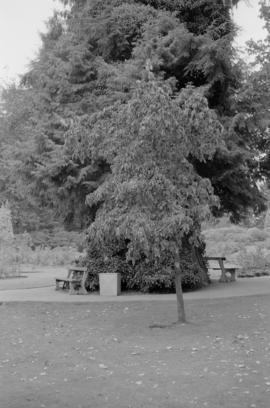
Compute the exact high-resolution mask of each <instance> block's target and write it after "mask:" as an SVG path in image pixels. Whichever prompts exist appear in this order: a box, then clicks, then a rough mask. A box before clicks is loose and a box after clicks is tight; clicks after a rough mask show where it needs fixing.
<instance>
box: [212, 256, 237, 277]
mask: <svg viewBox="0 0 270 408" xmlns="http://www.w3.org/2000/svg"><path fill="white" fill-rule="evenodd" d="M205 259H206V261H207V262H208V265H209V268H210V269H214V270H220V271H221V277H220V279H219V281H220V282H228V281H230V282H234V281H235V280H236V270H237V269H239V266H237V265H232V264H224V261H226V258H225V257H224V256H207V257H206V258H205ZM209 261H210V262H209ZM211 261H215V263H212V262H211ZM228 273H229V274H230V275H231V277H230V278H229V279H228V277H227V274H228Z"/></svg>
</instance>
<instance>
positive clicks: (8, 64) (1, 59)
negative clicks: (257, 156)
mask: <svg viewBox="0 0 270 408" xmlns="http://www.w3.org/2000/svg"><path fill="white" fill-rule="evenodd" d="M59 7H60V4H59V3H58V0H0V84H1V83H2V84H7V83H9V82H10V81H12V80H14V79H17V78H18V76H19V75H20V74H23V73H24V72H26V70H27V67H28V65H29V63H30V61H31V60H32V59H34V58H35V56H36V55H37V53H38V49H39V47H40V46H41V41H40V35H39V33H40V32H44V31H45V30H46V24H45V22H46V20H47V19H48V18H49V17H50V16H52V14H53V10H54V9H57V8H59ZM258 12H259V0H246V1H242V2H240V4H239V5H238V7H237V8H236V9H235V10H234V12H233V17H234V20H235V21H236V23H237V25H238V26H239V27H240V32H239V35H238V37H237V45H238V46H240V47H242V46H244V43H245V41H247V40H249V39H250V38H253V39H254V40H258V39H260V38H263V37H264V35H265V34H264V30H263V28H262V21H261V20H260V19H259V18H258Z"/></svg>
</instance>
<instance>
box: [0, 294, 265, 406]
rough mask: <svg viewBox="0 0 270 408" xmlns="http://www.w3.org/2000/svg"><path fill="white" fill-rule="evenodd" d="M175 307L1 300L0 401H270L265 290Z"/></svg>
mask: <svg viewBox="0 0 270 408" xmlns="http://www.w3.org/2000/svg"><path fill="white" fill-rule="evenodd" d="M175 309H176V305H175V302H172V301H163V302H160V303H159V302H157V301H156V302H132V303H128V304H126V303H124V304H121V303H99V304H96V303H92V304H61V303H58V304H55V303H50V304H49V303H43V304H39V303H10V304H8V303H6V304H5V303H2V304H1V306H0V322H1V328H0V344H1V353H0V387H1V388H2V389H1V393H0V407H1V408H39V407H49V408H89V407H91V408H92V407H93V408H154V407H155V408H161V407H162V408H188V407H197V408H199V407H200V408H203V407H208V408H221V407H223V408H242V407H243V408H269V401H270V324H269V323H270V296H250V297H241V298H230V299H218V300H211V301H210V300H198V301H187V302H186V309H187V315H188V319H189V323H188V324H186V325H171V326H169V327H164V326H166V325H167V324H168V323H172V322H173V321H174V320H175V319H176V311H175ZM160 326H161V327H160Z"/></svg>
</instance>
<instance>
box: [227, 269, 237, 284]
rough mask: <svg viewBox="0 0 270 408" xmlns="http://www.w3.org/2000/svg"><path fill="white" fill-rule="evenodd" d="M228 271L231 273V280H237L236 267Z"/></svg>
mask: <svg viewBox="0 0 270 408" xmlns="http://www.w3.org/2000/svg"><path fill="white" fill-rule="evenodd" d="M227 272H229V273H230V274H231V282H235V281H236V278H235V276H236V270H235V269H234V268H230V269H227Z"/></svg>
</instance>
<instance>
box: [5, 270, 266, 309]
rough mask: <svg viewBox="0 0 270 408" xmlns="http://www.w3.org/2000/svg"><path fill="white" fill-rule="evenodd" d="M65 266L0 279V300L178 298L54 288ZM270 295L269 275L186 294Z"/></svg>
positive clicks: (211, 296) (215, 284)
mask: <svg viewBox="0 0 270 408" xmlns="http://www.w3.org/2000/svg"><path fill="white" fill-rule="evenodd" d="M66 274H67V272H66V268H65V267H62V268H52V267H50V268H46V270H45V269H44V270H39V271H37V272H23V273H22V275H24V276H25V277H20V278H12V279H1V280H0V302H67V303H68V302H69V303H72V302H73V303H88V302H110V301H114V302H115V301H117V302H130V301H142V300H143V301H154V300H158V301H162V300H175V295H174V294H166V295H149V294H146V295H144V294H129V295H126V294H122V295H121V296H117V297H109V296H99V295H98V294H89V295H86V296H82V295H79V296H78V295H69V294H68V293H66V292H63V291H55V284H54V282H55V280H54V278H55V277H56V276H57V277H61V276H63V277H65V276H66ZM266 294H269V295H270V277H269V276H267V277H260V278H240V279H238V280H237V281H236V282H230V283H220V282H218V281H217V280H213V283H212V284H211V285H209V286H208V287H206V288H204V289H201V290H198V291H195V292H189V293H185V294H184V298H185V300H188V299H190V300H196V299H220V298H229V297H235V296H252V295H266Z"/></svg>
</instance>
